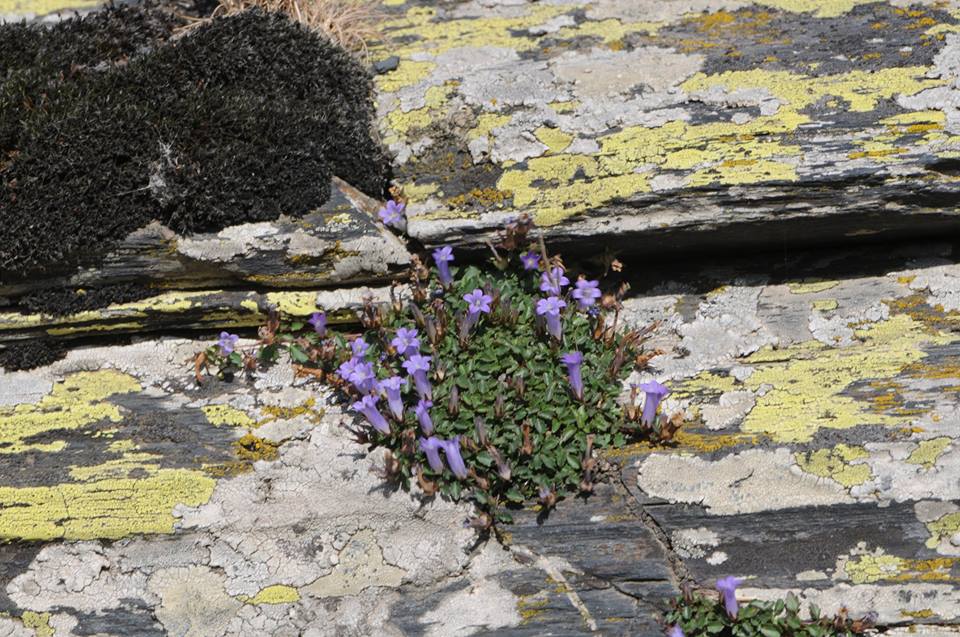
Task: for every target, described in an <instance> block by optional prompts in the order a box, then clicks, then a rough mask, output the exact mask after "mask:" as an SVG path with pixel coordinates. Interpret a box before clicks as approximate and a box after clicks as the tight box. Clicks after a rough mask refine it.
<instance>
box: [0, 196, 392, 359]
mask: <svg viewBox="0 0 960 637" xmlns="http://www.w3.org/2000/svg"><path fill="white" fill-rule="evenodd" d="M378 207H379V203H378V202H376V201H374V200H372V199H370V198H369V197H367V196H365V195H363V194H362V193H360V192H359V191H357V190H356V189H355V188H353V187H351V186H350V185H349V184H346V183H345V182H343V181H341V180H339V179H337V178H334V180H333V184H332V195H331V198H330V200H329V201H327V203H325V204H324V205H323V206H321V207H320V208H319V209H318V210H317V211H315V212H313V213H310V214H308V215H306V216H304V217H302V218H299V219H292V218H280V219H278V220H277V221H273V222H263V223H248V224H241V225H236V226H231V227H228V228H225V229H224V230H222V231H220V232H218V233H208V234H195V235H191V236H189V237H181V236H179V235H177V234H175V233H173V232H171V231H170V230H169V229H166V228H164V227H162V226H160V225H159V224H156V223H154V224H151V225H150V226H148V227H146V228H144V229H142V230H140V231H137V232H135V233H133V234H132V235H130V236H129V237H128V238H127V240H126V241H125V242H123V243H122V245H121V247H120V248H119V249H118V250H117V251H115V252H113V253H111V254H109V255H108V256H107V257H106V259H105V261H104V263H103V265H102V266H100V267H98V268H93V269H87V270H82V271H80V272H77V273H75V274H73V275H69V276H65V277H51V278H48V279H41V278H30V279H28V280H9V281H0V343H2V342H3V341H15V340H19V339H24V338H36V337H47V338H51V337H52V338H60V337H74V338H75V337H80V336H90V335H100V334H103V333H114V334H118V333H119V334H122V333H135V332H142V331H145V330H156V329H171V328H172V329H183V328H192V329H215V328H220V327H243V326H250V325H253V324H257V323H258V322H261V321H262V320H263V316H264V312H265V311H266V309H267V307H268V306H270V305H273V306H279V307H280V308H281V309H282V310H284V311H286V312H288V313H291V314H294V315H302V314H303V313H307V314H309V313H310V312H312V311H315V309H316V306H315V304H314V303H313V301H312V299H313V298H315V297H316V295H317V293H318V291H320V290H321V289H324V288H326V289H334V288H341V289H348V288H355V287H358V286H362V285H364V284H367V283H386V282H389V281H390V279H391V278H392V277H393V276H395V275H397V274H398V273H399V272H400V271H401V270H402V269H403V268H404V267H405V266H407V265H408V264H409V262H410V254H409V252H408V251H407V248H406V246H405V245H404V243H403V241H401V240H400V239H399V238H398V237H397V236H396V235H394V234H393V233H391V232H390V231H388V230H386V229H385V228H384V227H383V226H382V225H381V224H380V223H379V222H378V221H376V212H377V209H378ZM131 284H132V285H135V286H139V289H141V290H142V294H140V295H139V296H142V297H144V298H142V299H140V300H137V301H131V302H117V303H109V302H108V303H105V304H104V305H105V306H104V307H96V305H97V304H94V308H92V309H85V310H82V311H66V312H64V313H62V314H61V315H56V314H51V313H50V311H49V310H46V311H43V312H36V311H31V310H30V309H29V308H25V307H24V305H29V300H28V299H29V297H30V296H31V295H38V294H39V295H43V294H46V293H48V292H49V291H51V290H52V291H60V290H66V292H63V294H65V295H66V296H65V299H64V303H68V304H71V305H81V306H82V305H83V304H84V299H85V297H86V296H88V295H89V296H93V295H96V294H98V293H100V292H98V291H99V290H103V289H104V288H105V289H106V292H105V295H106V298H108V299H109V296H110V294H111V292H110V289H111V286H118V285H119V286H129V285H131ZM58 293H59V292H58ZM334 296H336V295H334ZM331 298H333V297H331ZM338 303H339V304H338ZM67 307H69V305H68V306H67ZM345 307H346V306H345V305H344V304H343V303H340V302H334V303H333V304H328V305H327V306H326V307H325V309H327V310H343V309H345Z"/></svg>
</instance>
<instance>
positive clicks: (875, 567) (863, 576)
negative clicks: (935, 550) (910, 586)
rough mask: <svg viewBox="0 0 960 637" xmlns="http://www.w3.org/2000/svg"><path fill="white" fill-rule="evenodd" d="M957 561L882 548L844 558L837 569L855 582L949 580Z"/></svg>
mask: <svg viewBox="0 0 960 637" xmlns="http://www.w3.org/2000/svg"><path fill="white" fill-rule="evenodd" d="M956 561H957V560H955V559H953V558H942V557H941V558H933V559H925V560H913V559H906V558H902V557H897V556H895V555H887V554H885V553H883V551H881V550H879V549H878V550H877V551H876V552H874V553H865V554H861V555H856V556H854V557H849V558H841V560H840V563H839V565H838V569H837V570H838V571H840V572H842V573H844V574H845V575H846V577H847V578H848V579H849V580H850V581H851V582H852V583H854V584H873V583H875V582H881V581H884V582H909V581H920V582H937V581H949V580H950V579H951V575H950V570H951V569H952V568H953V565H954V563H955V562H956Z"/></svg>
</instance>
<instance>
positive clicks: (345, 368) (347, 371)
mask: <svg viewBox="0 0 960 637" xmlns="http://www.w3.org/2000/svg"><path fill="white" fill-rule="evenodd" d="M360 363H361V361H358V360H357V359H356V358H351V359H350V360H348V361H344V362H342V363H340V367H338V368H337V374H339V375H340V378H342V379H343V380H347V381H351V382H352V379H353V373H354V372H355V371H357V365H359V364H360Z"/></svg>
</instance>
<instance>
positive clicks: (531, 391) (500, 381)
mask: <svg viewBox="0 0 960 637" xmlns="http://www.w3.org/2000/svg"><path fill="white" fill-rule="evenodd" d="M527 230H528V227H527V226H523V225H520V226H516V225H515V226H512V228H511V229H508V234H509V233H510V232H512V233H514V234H515V235H516V236H513V238H512V239H511V240H508V241H506V242H505V243H506V244H507V245H510V246H511V247H513V248H514V249H513V250H504V251H503V252H500V253H498V254H497V258H496V259H494V265H495V266H496V267H491V268H480V267H476V266H468V267H462V268H452V271H453V275H454V276H453V282H452V283H451V284H450V285H447V286H443V285H441V283H440V282H439V281H438V279H437V276H436V274H435V273H431V272H429V271H428V270H427V269H426V268H424V267H423V266H417V267H415V268H414V269H413V271H412V274H411V281H412V285H411V291H410V293H409V294H410V297H411V298H408V299H406V300H403V301H402V300H400V299H396V300H395V302H394V303H392V304H389V305H383V306H373V305H372V304H368V305H367V306H366V307H365V309H364V311H363V312H362V313H361V316H360V320H361V323H362V325H363V327H364V331H363V333H362V334H360V335H358V336H356V337H354V339H356V338H362V339H363V340H364V341H365V342H366V343H367V344H368V346H369V347H368V349H367V351H366V352H365V354H364V356H363V361H365V362H367V363H371V364H373V366H374V370H375V374H376V377H377V379H378V380H383V379H386V378H389V377H393V376H400V377H404V378H406V377H407V373H406V371H405V370H404V368H403V366H402V364H403V361H404V360H405V357H404V356H403V355H402V352H397V351H396V349H395V347H394V346H393V345H392V344H391V341H392V340H393V339H394V338H395V337H396V335H397V330H398V329H399V328H407V329H410V328H416V329H417V330H418V333H419V336H420V354H421V355H424V356H430V357H431V359H432V360H431V366H430V375H429V380H430V383H431V385H432V392H433V396H432V402H433V406H432V408H431V409H430V416H431V419H432V422H433V426H434V431H433V432H432V435H433V436H436V437H438V438H440V439H442V440H452V439H454V438H457V437H458V439H459V441H460V451H461V454H462V456H463V459H464V461H465V464H466V466H467V468H468V470H469V475H468V476H467V477H465V478H464V477H462V476H461V477H460V478H458V477H457V476H455V475H454V474H453V473H452V472H451V470H450V468H449V466H448V465H444V468H443V470H442V471H434V470H432V469H431V468H430V466H429V464H428V462H427V460H426V457H425V456H424V453H423V452H422V451H421V449H420V444H419V442H420V440H421V439H423V438H424V437H425V436H426V434H425V433H424V432H423V431H422V428H421V425H420V424H419V422H418V417H417V415H416V413H415V409H414V408H415V406H416V405H417V402H418V400H419V398H420V397H419V395H418V393H417V391H416V389H415V386H414V383H413V382H412V381H411V382H409V383H407V384H406V386H405V388H404V389H403V390H402V399H403V405H404V410H403V419H402V421H401V422H397V421H396V420H395V419H391V420H390V433H389V434H384V433H381V432H379V431H377V430H375V429H374V428H373V427H371V426H370V425H369V424H368V423H367V422H366V421H365V420H364V419H363V418H359V417H358V419H357V423H356V426H355V428H354V429H353V431H354V433H355V435H356V437H357V438H358V439H359V440H361V441H363V442H369V443H371V444H372V445H375V446H383V447H386V448H388V449H389V450H390V452H391V453H390V458H389V461H388V463H387V466H386V467H385V469H386V472H387V474H388V477H389V478H391V479H393V480H395V481H396V482H397V483H398V484H400V485H403V486H404V487H407V488H409V486H410V485H411V483H412V482H414V481H416V482H418V483H419V485H420V487H421V488H422V489H423V491H424V492H425V493H427V494H428V495H430V494H433V493H441V494H443V495H445V496H448V497H450V498H452V499H454V500H459V499H462V498H468V499H470V500H471V501H473V502H475V503H476V504H477V505H478V506H479V507H480V509H481V510H482V511H484V512H486V513H485V514H484V515H483V516H481V518H479V519H478V520H477V521H476V522H477V523H479V524H481V525H482V526H488V525H489V524H492V523H493V522H494V521H496V520H500V521H508V520H509V519H510V516H509V514H508V513H507V511H506V509H507V508H509V507H512V506H519V505H522V504H523V503H524V502H528V501H530V500H534V499H539V500H540V501H541V503H542V504H544V505H546V506H547V507H549V506H552V505H553V503H554V502H555V501H556V499H557V498H559V497H562V496H563V495H564V494H569V493H573V492H577V491H578V490H579V491H590V490H592V488H593V479H594V475H595V473H596V469H597V467H596V460H595V459H594V458H593V449H601V448H606V447H612V446H614V447H615V446H621V445H623V444H624V443H626V442H627V441H628V439H631V438H637V437H639V436H648V437H650V436H653V437H664V438H666V437H669V436H670V435H671V433H672V429H675V426H676V425H675V423H668V422H667V421H665V420H664V419H662V418H661V419H659V420H658V422H657V423H655V424H654V425H653V426H650V427H644V426H641V425H640V424H639V423H638V422H637V421H638V420H639V409H637V408H636V407H627V408H624V407H623V406H621V404H620V403H619V401H618V398H619V396H620V394H621V391H622V387H623V381H624V379H625V378H626V376H627V375H628V374H629V373H630V372H631V370H632V369H634V367H635V362H636V360H637V357H638V355H639V354H640V344H641V342H642V340H643V335H642V333H641V332H638V331H618V330H617V329H614V327H613V325H612V323H613V321H612V316H611V315H610V314H612V313H611V312H609V310H616V308H617V307H618V304H619V301H618V300H617V298H616V297H615V296H613V295H610V296H608V297H607V299H606V302H605V305H606V307H607V308H608V310H606V311H605V310H603V309H601V307H600V306H598V305H593V306H592V307H591V308H589V310H588V309H586V308H581V307H578V305H577V303H576V301H575V300H574V299H573V298H571V297H570V295H569V289H568V290H567V291H566V292H567V294H566V300H567V307H566V308H565V310H564V312H563V314H562V326H563V340H562V342H558V341H557V340H556V339H555V338H553V337H552V336H551V335H550V334H548V333H547V331H546V329H545V327H544V325H543V318H542V317H540V316H538V315H537V313H536V303H537V301H538V300H540V299H542V298H544V297H545V296H547V294H545V293H543V292H541V291H540V290H539V285H540V277H541V270H542V269H543V265H541V269H540V270H532V271H525V270H523V269H522V268H521V267H520V262H519V258H518V257H519V255H518V253H517V252H518V251H517V250H516V247H518V246H521V245H523V246H524V247H525V249H526V248H528V247H529V248H534V249H535V246H532V245H530V243H529V241H527V240H526V239H525V237H526V232H527ZM518 237H520V238H519V239H518ZM501 248H502V246H501ZM544 262H547V261H546V260H545V261H544ZM549 262H550V263H551V264H552V265H557V264H559V259H554V260H551V261H549ZM568 274H569V273H568ZM570 278H571V279H572V278H574V277H572V276H571V277H570ZM571 288H572V286H571ZM474 290H482V291H483V292H484V293H485V294H487V295H489V296H490V297H491V299H492V300H491V303H490V306H491V307H490V310H491V311H490V312H489V313H483V314H480V316H479V318H478V320H477V322H476V323H475V324H474V325H473V326H472V327H471V328H470V329H469V330H464V327H463V326H464V321H465V317H466V315H467V312H468V309H467V308H468V304H467V302H466V301H465V300H464V296H465V295H467V294H468V293H471V292H473V291H474ZM354 339H348V338H347V337H346V336H344V335H342V334H334V333H332V332H330V333H327V334H325V335H324V336H323V337H321V336H318V335H317V334H316V333H315V332H314V331H313V330H312V329H311V326H309V325H305V324H304V323H303V322H300V321H295V322H281V321H280V320H279V319H277V318H274V320H273V321H272V323H271V324H270V325H268V326H267V327H266V328H264V329H261V344H260V348H259V350H258V351H257V352H256V359H255V358H254V357H253V355H252V354H250V353H247V354H240V353H239V352H234V353H233V354H232V355H231V356H230V358H229V359H224V357H222V356H220V355H219V354H218V352H217V348H216V347H211V348H210V349H209V350H208V351H207V352H206V359H205V360H206V361H207V362H212V363H214V364H216V365H218V366H220V369H221V371H227V372H228V373H233V372H236V371H239V370H241V369H244V368H246V369H253V368H254V367H256V365H258V364H261V363H263V362H270V361H273V360H276V358H277V356H278V355H279V353H280V352H281V351H284V350H285V351H286V352H287V353H288V354H289V356H290V358H291V360H292V361H293V362H294V363H296V364H298V365H300V366H301V369H313V370H314V372H311V373H314V374H315V375H317V376H322V377H323V378H324V379H325V380H326V381H327V382H329V383H331V384H332V385H334V386H335V387H336V388H337V389H338V391H339V396H340V398H341V399H342V401H343V402H344V403H345V404H347V405H349V404H352V403H353V402H354V401H357V400H359V399H360V398H361V396H362V394H361V393H360V392H359V391H358V390H357V387H355V386H354V384H353V383H351V382H349V379H343V378H339V375H338V370H340V369H341V368H340V366H341V365H343V364H344V363H345V362H346V361H348V360H351V358H352V357H353V352H352V350H351V348H350V341H351V340H354ZM574 351H576V352H580V353H581V354H582V356H583V362H582V365H581V370H582V372H581V376H582V379H583V396H582V400H581V399H579V398H578V397H577V396H575V394H574V392H573V391H572V390H571V385H570V380H569V377H568V370H567V368H566V366H565V365H563V364H562V363H561V356H562V355H563V354H565V353H568V352H574ZM340 373H344V372H342V371H341V372H340ZM378 407H379V409H380V412H381V413H382V414H384V415H385V416H387V417H388V418H390V416H389V415H388V414H389V410H388V404H387V400H386V399H385V398H384V397H383V396H381V397H380V400H379V404H378ZM448 462H449V461H448Z"/></svg>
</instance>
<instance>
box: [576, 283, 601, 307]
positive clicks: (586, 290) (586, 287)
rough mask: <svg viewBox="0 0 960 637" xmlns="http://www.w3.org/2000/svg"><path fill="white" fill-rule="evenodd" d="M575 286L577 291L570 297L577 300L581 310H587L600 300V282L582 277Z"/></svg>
mask: <svg viewBox="0 0 960 637" xmlns="http://www.w3.org/2000/svg"><path fill="white" fill-rule="evenodd" d="M575 285H576V288H577V289H575V290H574V291H573V292H572V293H571V294H570V296H572V297H573V298H575V299H576V300H577V305H579V306H580V308H581V309H584V310H585V309H587V308H588V307H590V306H591V305H593V304H594V303H596V302H597V299H599V298H600V282H599V281H587V280H586V279H584V278H583V277H580V278H579V279H577V282H576V284H575Z"/></svg>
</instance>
